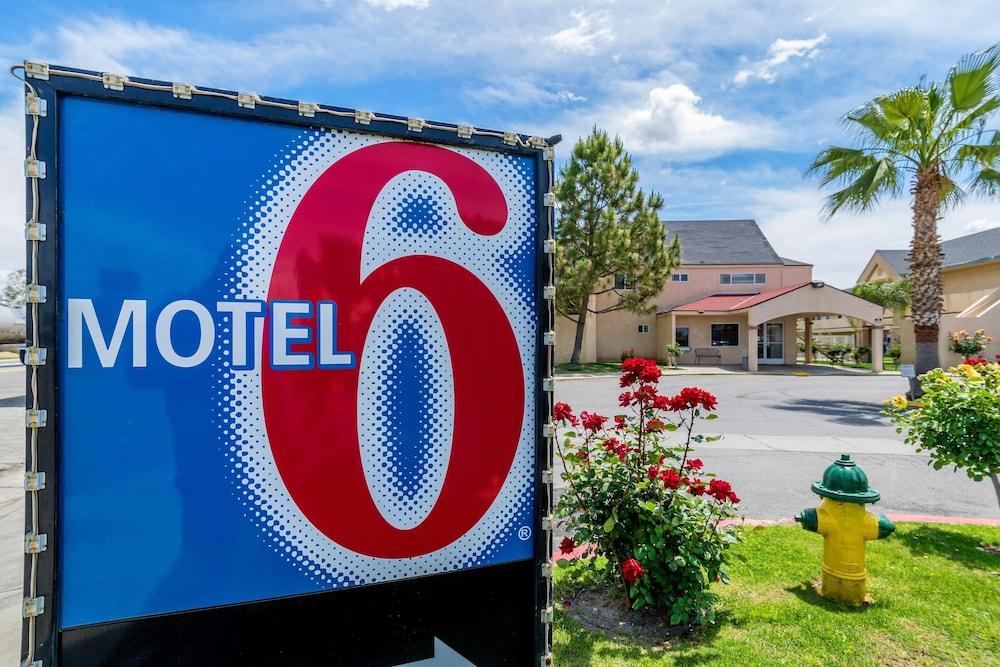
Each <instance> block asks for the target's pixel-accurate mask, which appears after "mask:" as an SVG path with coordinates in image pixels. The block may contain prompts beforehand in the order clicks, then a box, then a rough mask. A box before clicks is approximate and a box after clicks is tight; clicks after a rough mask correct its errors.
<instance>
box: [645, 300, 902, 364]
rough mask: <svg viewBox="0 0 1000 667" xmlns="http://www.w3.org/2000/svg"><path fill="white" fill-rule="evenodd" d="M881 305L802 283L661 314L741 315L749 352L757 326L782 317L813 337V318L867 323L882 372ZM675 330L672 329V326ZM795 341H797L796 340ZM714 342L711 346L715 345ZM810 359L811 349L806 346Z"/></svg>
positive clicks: (754, 345) (754, 357) (687, 305)
mask: <svg viewBox="0 0 1000 667" xmlns="http://www.w3.org/2000/svg"><path fill="white" fill-rule="evenodd" d="M884 314H885V311H884V309H883V308H882V306H880V305H878V304H875V303H871V302H870V301H865V300H864V299H862V298H860V297H857V296H854V295H853V294H850V293H849V292H845V291H843V290H840V289H837V288H836V287H831V286H829V285H827V284H826V283H823V282H820V281H812V282H806V283H799V284H796V285H790V286H788V287H782V288H780V289H776V290H771V291H769V292H760V293H732V292H725V293H718V294H713V295H710V296H706V297H702V298H700V299H696V300H694V301H690V302H688V303H683V304H680V305H677V306H673V307H672V308H667V309H664V310H662V311H661V312H660V313H659V315H669V316H670V318H671V319H672V320H674V319H676V318H677V317H682V316H684V317H688V318H690V317H691V316H694V317H698V316H706V317H712V318H718V317H719V316H730V317H734V316H738V317H739V318H740V319H741V320H742V319H743V318H744V317H745V318H746V319H745V322H746V348H745V349H746V350H747V351H750V352H753V351H754V350H755V349H756V348H757V343H758V341H757V327H758V325H762V324H765V323H767V322H773V321H775V320H781V319H783V318H790V317H791V318H797V317H801V318H803V319H804V320H805V322H806V335H807V338H811V329H812V327H811V324H812V317H813V316H816V315H843V316H846V317H852V318H855V319H857V320H860V321H862V322H865V323H866V324H868V325H869V326H871V328H872V346H871V348H872V352H871V354H872V370H873V371H876V372H878V371H881V369H882V318H883V316H884ZM671 328H673V327H671ZM793 340H794V339H793ZM716 344H717V343H716V342H715V341H713V342H712V345H716ZM806 349H807V358H808V357H809V356H811V355H809V354H808V353H809V352H811V346H810V345H808V344H807V346H806ZM747 368H748V369H749V370H757V355H756V354H753V353H751V354H748V355H747Z"/></svg>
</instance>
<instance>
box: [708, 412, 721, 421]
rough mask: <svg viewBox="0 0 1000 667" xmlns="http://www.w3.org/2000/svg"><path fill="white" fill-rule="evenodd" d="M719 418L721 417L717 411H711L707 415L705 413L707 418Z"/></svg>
mask: <svg viewBox="0 0 1000 667" xmlns="http://www.w3.org/2000/svg"><path fill="white" fill-rule="evenodd" d="M718 418H719V415H718V414H717V413H715V412H710V413H708V414H707V415H705V419H708V420H712V419H718Z"/></svg>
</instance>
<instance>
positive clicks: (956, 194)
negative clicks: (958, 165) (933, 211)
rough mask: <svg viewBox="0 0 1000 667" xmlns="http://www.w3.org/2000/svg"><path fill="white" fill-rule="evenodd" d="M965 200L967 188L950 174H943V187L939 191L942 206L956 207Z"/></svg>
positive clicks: (943, 207) (939, 200) (944, 207)
mask: <svg viewBox="0 0 1000 667" xmlns="http://www.w3.org/2000/svg"><path fill="white" fill-rule="evenodd" d="M964 200H965V190H963V189H962V188H961V187H960V186H959V185H958V183H956V182H955V181H953V180H952V179H951V177H950V176H949V175H948V174H941V189H940V190H939V191H938V203H939V204H940V206H941V208H942V209H948V208H955V207H956V206H958V205H959V204H961V203H962V202H963V201H964Z"/></svg>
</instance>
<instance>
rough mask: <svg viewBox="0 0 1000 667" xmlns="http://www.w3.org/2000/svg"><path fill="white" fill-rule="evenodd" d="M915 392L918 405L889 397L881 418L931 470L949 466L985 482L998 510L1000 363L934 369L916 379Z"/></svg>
mask: <svg viewBox="0 0 1000 667" xmlns="http://www.w3.org/2000/svg"><path fill="white" fill-rule="evenodd" d="M920 386H921V388H922V389H923V391H924V393H923V395H922V396H921V397H920V400H919V401H914V402H913V403H910V402H909V401H907V400H906V398H905V397H904V396H894V397H893V398H891V399H889V400H887V401H886V406H887V407H886V414H887V415H888V416H889V418H890V419H892V421H893V422H895V423H896V424H897V426H898V427H897V430H898V431H900V432H902V431H904V430H905V431H906V441H907V442H908V443H911V444H913V445H915V446H916V447H917V451H925V452H927V453H928V454H929V455H930V457H931V461H932V463H933V465H934V468H935V469H938V470H939V469H941V468H943V467H945V466H949V465H951V466H955V468H956V469H958V468H963V469H964V470H965V473H966V474H967V475H968V476H969V477H970V478H972V479H974V480H976V481H980V480H982V479H983V478H986V477H989V478H990V480H991V481H992V483H993V488H994V491H996V494H997V503H998V504H1000V479H998V476H1000V363H994V362H987V361H986V360H985V359H977V360H976V363H975V364H960V365H959V366H956V367H955V368H949V369H948V370H943V369H940V368H937V369H934V370H932V371H930V372H929V373H927V374H925V375H922V376H921V377H920Z"/></svg>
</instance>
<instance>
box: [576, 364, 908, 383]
mask: <svg viewBox="0 0 1000 667" xmlns="http://www.w3.org/2000/svg"><path fill="white" fill-rule="evenodd" d="M661 368H663V377H664V378H670V377H674V376H686V375H794V376H798V377H807V376H819V375H826V376H829V375H861V376H865V377H871V376H872V375H899V371H882V372H881V373H872V372H871V371H870V370H868V369H867V368H853V367H851V366H829V365H826V364H796V365H794V366H791V365H788V366H785V365H775V366H764V365H762V366H760V367H759V368H758V370H757V372H756V373H751V372H750V371H747V370H744V369H743V367H742V366H678V367H676V368H664V367H661ZM616 375H618V371H617V370H615V371H607V372H601V373H595V372H586V371H581V372H572V371H568V372H556V379H557V380H563V379H570V380H585V379H589V378H603V377H609V376H616Z"/></svg>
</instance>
